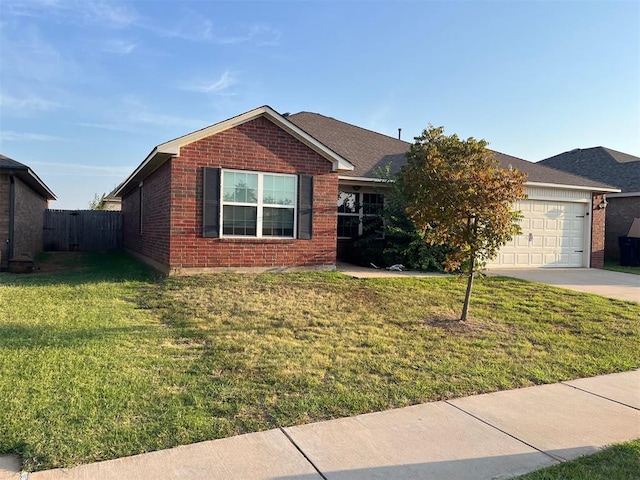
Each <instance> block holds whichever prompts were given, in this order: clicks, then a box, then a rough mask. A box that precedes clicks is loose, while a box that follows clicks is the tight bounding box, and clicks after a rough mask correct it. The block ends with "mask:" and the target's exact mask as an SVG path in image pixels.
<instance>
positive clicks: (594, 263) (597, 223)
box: [591, 193, 607, 268]
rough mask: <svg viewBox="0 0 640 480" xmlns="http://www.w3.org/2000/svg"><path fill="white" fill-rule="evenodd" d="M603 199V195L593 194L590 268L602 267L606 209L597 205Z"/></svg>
mask: <svg viewBox="0 0 640 480" xmlns="http://www.w3.org/2000/svg"><path fill="white" fill-rule="evenodd" d="M604 198H605V196H604V194H603V193H594V194H593V196H592V200H593V201H592V208H591V268H603V267H604V228H605V215H606V211H607V209H606V208H599V207H598V205H599V204H600V202H601V201H602V200H603V199H604Z"/></svg>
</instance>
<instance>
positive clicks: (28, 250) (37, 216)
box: [0, 173, 49, 268]
mask: <svg viewBox="0 0 640 480" xmlns="http://www.w3.org/2000/svg"><path fill="white" fill-rule="evenodd" d="M14 182H15V204H14V217H13V222H14V223H13V232H14V238H13V256H14V257H17V256H20V255H22V254H27V255H35V254H36V253H38V252H41V251H42V242H43V230H42V229H43V227H44V211H45V210H46V209H47V207H48V204H49V202H48V200H47V199H46V198H44V197H41V196H40V195H38V194H37V193H35V192H34V191H33V190H32V189H31V188H30V187H29V186H27V184H25V183H24V182H23V181H22V180H20V179H19V178H18V177H15V176H14ZM10 203H11V182H10V180H9V175H8V174H7V173H0V267H2V268H7V266H8V264H9V263H8V260H9V258H8V255H9V243H8V240H9V212H10V210H11V208H10Z"/></svg>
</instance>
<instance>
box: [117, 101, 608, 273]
mask: <svg viewBox="0 0 640 480" xmlns="http://www.w3.org/2000/svg"><path fill="white" fill-rule="evenodd" d="M409 146H410V144H409V143H407V142H403V141H401V140H399V139H395V138H392V137H389V136H386V135H382V134H379V133H376V132H372V131H370V130H366V129H363V128H360V127H356V126H354V125H350V124H348V123H344V122H341V121H338V120H335V119H333V118H330V117H325V116H323V115H319V114H316V113H309V112H301V113H298V114H294V115H288V114H285V115H280V114H279V113H277V112H276V111H274V110H273V109H271V108H270V107H267V106H265V107H260V108H257V109H255V110H252V111H250V112H247V113H244V114H242V115H239V116H237V117H233V118H231V119H228V120H225V121H223V122H220V123H217V124H215V125H212V126H210V127H207V128H204V129H202V130H199V131H196V132H193V133H190V134H188V135H185V136H183V137H180V138H177V139H175V140H172V141H170V142H166V143H163V144H161V145H158V146H157V147H156V148H154V149H153V150H152V151H151V153H150V154H149V155H148V156H147V158H146V159H145V160H144V161H143V162H142V163H141V164H140V166H138V168H137V169H136V170H135V171H134V172H133V173H132V174H131V175H130V176H129V177H128V178H127V179H126V180H125V181H124V182H123V183H122V184H121V185H120V186H119V187H118V188H117V189H116V191H115V192H114V195H115V196H118V197H121V198H122V211H123V213H124V231H123V243H124V246H125V248H127V249H128V250H130V251H131V252H132V253H134V254H135V255H137V256H138V257H140V258H141V259H143V260H144V261H146V262H147V263H149V264H151V265H152V266H154V267H155V268H157V269H158V270H160V271H162V272H165V273H169V274H175V273H187V272H207V271H215V270H219V269H229V268H232V269H265V268H282V267H316V268H318V267H320V268H326V267H332V266H334V265H335V262H336V259H337V257H338V254H339V253H340V250H339V247H338V245H339V244H344V243H345V242H348V241H350V240H351V239H352V238H354V237H357V236H358V235H360V234H361V233H362V227H361V225H362V219H363V218H364V217H365V216H367V215H373V214H374V213H375V212H376V211H377V210H378V208H379V207H380V206H381V205H382V203H383V201H384V199H383V194H382V193H381V189H380V187H381V186H383V184H382V183H381V181H380V178H379V177H378V173H377V170H378V168H383V169H384V168H385V167H386V166H387V165H388V166H389V167H390V171H391V172H392V173H393V172H395V171H397V170H398V169H399V168H400V167H401V166H402V165H403V164H404V162H405V161H406V160H405V152H406V151H407V150H408V149H409ZM495 155H496V156H497V158H498V159H499V160H500V162H501V164H502V165H503V166H504V167H508V166H509V165H512V166H513V167H515V168H518V169H519V170H522V171H524V172H526V173H528V174H529V178H528V182H527V191H528V193H529V196H530V200H526V201H523V202H521V204H519V206H520V207H521V209H522V210H523V211H524V216H525V222H528V223H526V227H527V228H526V230H525V232H523V235H521V236H518V237H517V238H515V239H514V240H513V242H512V244H510V245H507V246H505V248H504V249H503V250H504V251H502V250H501V254H500V257H499V258H498V259H497V260H496V262H495V265H500V266H512V267H524V266H601V264H602V248H603V241H604V210H602V209H600V208H599V207H598V205H599V203H600V195H601V194H602V192H608V191H617V190H616V189H611V188H608V187H607V186H605V185H603V184H601V183H599V182H593V181H590V180H587V179H584V178H581V177H576V176H574V175H570V174H567V173H559V172H557V171H555V170H552V169H549V168H546V167H543V166H541V165H535V164H532V163H530V162H527V161H525V160H521V159H518V158H515V157H510V156H508V155H504V154H501V153H498V152H495ZM382 191H383V190H382ZM569 249H570V251H569Z"/></svg>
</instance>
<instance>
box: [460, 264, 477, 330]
mask: <svg viewBox="0 0 640 480" xmlns="http://www.w3.org/2000/svg"><path fill="white" fill-rule="evenodd" d="M474 270H475V255H474V256H472V257H471V263H470V265H469V280H468V281H467V293H466V294H465V296H464V305H463V306H462V316H461V317H460V320H461V321H463V322H465V321H466V320H467V314H468V313H469V302H470V301H471V287H472V286H473V274H474Z"/></svg>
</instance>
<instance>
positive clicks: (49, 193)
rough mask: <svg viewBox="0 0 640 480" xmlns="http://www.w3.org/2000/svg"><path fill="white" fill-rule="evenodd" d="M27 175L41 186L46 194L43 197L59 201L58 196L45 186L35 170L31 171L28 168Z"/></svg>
mask: <svg viewBox="0 0 640 480" xmlns="http://www.w3.org/2000/svg"><path fill="white" fill-rule="evenodd" d="M27 173H28V174H29V176H30V177H31V178H32V179H33V180H34V181H35V182H36V183H37V184H38V185H39V187H40V188H41V190H42V192H43V193H44V194H45V195H43V196H44V197H46V198H47V200H57V197H56V195H55V194H54V193H53V192H52V191H51V189H50V188H49V187H47V186H46V185H45V183H44V182H43V181H42V180H40V177H38V175H36V174H35V172H34V171H33V170H31V169H30V168H27Z"/></svg>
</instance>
